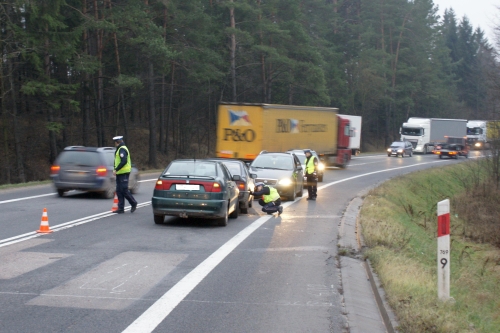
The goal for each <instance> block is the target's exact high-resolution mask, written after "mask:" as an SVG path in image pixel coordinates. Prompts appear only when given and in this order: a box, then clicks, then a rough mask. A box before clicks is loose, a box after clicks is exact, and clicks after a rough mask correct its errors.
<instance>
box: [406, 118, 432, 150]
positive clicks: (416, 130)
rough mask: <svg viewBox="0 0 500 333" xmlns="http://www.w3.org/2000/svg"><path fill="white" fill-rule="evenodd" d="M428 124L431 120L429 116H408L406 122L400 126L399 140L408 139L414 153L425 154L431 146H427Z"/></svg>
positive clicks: (428, 139)
mask: <svg viewBox="0 0 500 333" xmlns="http://www.w3.org/2000/svg"><path fill="white" fill-rule="evenodd" d="M430 126H431V120H430V119H429V118H409V119H408V122H406V123H403V125H402V126H401V129H400V134H401V141H410V142H411V144H412V146H413V151H414V152H416V153H423V154H427V153H428V152H431V151H432V148H433V146H429V142H430V134H431V131H430Z"/></svg>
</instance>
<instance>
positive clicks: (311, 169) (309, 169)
mask: <svg viewBox="0 0 500 333" xmlns="http://www.w3.org/2000/svg"><path fill="white" fill-rule="evenodd" d="M315 158H316V156H311V157H310V158H309V161H308V162H307V165H306V172H307V173H308V174H311V173H313V172H314V169H315V167H314V159H315Z"/></svg>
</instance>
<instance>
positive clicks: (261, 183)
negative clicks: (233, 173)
mask: <svg viewBox="0 0 500 333" xmlns="http://www.w3.org/2000/svg"><path fill="white" fill-rule="evenodd" d="M257 186H264V183H263V182H257V183H255V187H257Z"/></svg>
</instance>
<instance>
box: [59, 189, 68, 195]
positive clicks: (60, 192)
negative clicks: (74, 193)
mask: <svg viewBox="0 0 500 333" xmlns="http://www.w3.org/2000/svg"><path fill="white" fill-rule="evenodd" d="M64 193H66V191H65V190H60V189H57V195H58V196H60V197H63V196H64Z"/></svg>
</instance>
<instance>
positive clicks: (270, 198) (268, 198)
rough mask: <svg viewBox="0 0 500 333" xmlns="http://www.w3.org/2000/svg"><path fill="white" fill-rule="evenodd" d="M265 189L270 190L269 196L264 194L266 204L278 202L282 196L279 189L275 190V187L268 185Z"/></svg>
mask: <svg viewBox="0 0 500 333" xmlns="http://www.w3.org/2000/svg"><path fill="white" fill-rule="evenodd" d="M264 187H268V188H269V194H264V195H263V196H262V199H263V200H264V202H265V203H270V202H272V201H276V200H278V199H279V198H280V195H279V193H278V190H277V189H275V188H274V187H271V186H266V185H264Z"/></svg>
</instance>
